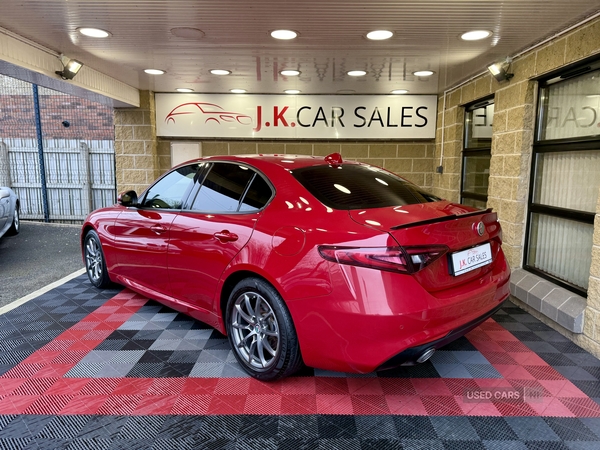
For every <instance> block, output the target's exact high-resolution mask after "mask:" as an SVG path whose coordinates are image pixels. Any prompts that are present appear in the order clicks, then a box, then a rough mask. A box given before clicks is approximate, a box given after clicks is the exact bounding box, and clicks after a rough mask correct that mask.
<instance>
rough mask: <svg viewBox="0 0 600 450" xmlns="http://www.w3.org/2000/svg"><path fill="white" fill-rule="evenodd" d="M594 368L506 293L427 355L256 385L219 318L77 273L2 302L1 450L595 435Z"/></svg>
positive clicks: (438, 443) (523, 441) (493, 441)
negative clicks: (485, 315) (29, 297)
mask: <svg viewBox="0 0 600 450" xmlns="http://www.w3.org/2000/svg"><path fill="white" fill-rule="evenodd" d="M599 377H600V361H599V360H598V359H596V358H594V357H593V356H592V355H590V354H589V353H587V352H585V351H584V350H582V349H581V348H579V347H577V346H576V345H575V344H573V343H572V342H571V341H569V340H568V339H566V338H565V337H563V336H562V335H560V334H558V333H556V332H555V331H553V330H551V329H550V328H548V327H547V326H545V325H544V324H542V323H540V322H539V321H537V320H536V319H535V318H533V317H532V316H530V315H529V314H527V313H525V312H524V311H522V310H520V309H519V308H516V307H514V306H512V305H511V304H507V306H505V307H504V308H503V309H502V310H500V311H499V312H498V313H497V314H495V315H494V317H493V318H492V319H490V320H488V321H486V322H485V323H484V324H482V325H481V326H480V327H478V328H477V329H475V330H473V331H472V332H471V333H469V334H468V335H467V336H465V337H463V338H461V339H459V340H457V341H456V342H454V343H452V344H450V345H449V346H447V347H446V348H444V349H442V350H440V351H438V352H437V353H436V354H435V355H434V356H433V358H432V359H431V360H430V361H428V362H427V363H425V364H422V365H419V366H415V367H404V368H399V369H395V370H391V371H383V372H378V373H372V374H366V375H353V374H343V373H335V372H327V371H323V370H317V369H310V368H306V369H305V370H303V371H302V372H301V373H299V374H297V375H296V376H294V377H290V378H288V379H284V380H280V381H278V382H274V383H261V382H258V381H256V380H254V379H252V378H250V377H248V376H247V375H246V374H245V372H243V371H242V370H241V368H240V367H239V365H238V364H237V362H236V360H235V358H234V357H233V354H232V351H231V348H230V346H229V344H228V341H227V339H226V337H225V336H223V335H221V334H220V333H218V332H217V331H215V330H213V329H212V328H210V327H208V326H206V325H204V324H202V323H200V322H197V321H195V320H193V319H190V318H189V317H187V316H185V315H183V314H179V313H177V312H174V311H172V310H170V309H169V308H166V307H164V306H162V305H160V304H158V303H156V302H154V301H152V300H148V299H146V298H143V297H141V296H139V295H137V294H134V293H132V292H130V291H128V290H122V291H120V290H106V291H99V290H96V289H94V288H92V287H91V286H90V285H89V283H88V282H87V280H86V279H85V277H79V278H77V279H75V280H72V281H70V282H67V283H65V284H64V285H62V286H60V287H58V288H55V289H54V290H52V291H51V292H49V293H47V294H44V295H42V296H40V297H38V298H37V299H35V300H33V301H30V302H28V303H26V304H25V305H22V306H20V307H18V308H17V309H15V310H13V311H10V312H8V313H6V314H5V315H3V316H0V449H3V448H11V449H12V448H15V449H16V448H27V449H29V448H73V449H75V448H77V449H84V448H94V449H97V448H128V449H129V448H165V449H167V448H169V449H170V448H256V447H259V446H260V447H261V448H290V449H292V448H293V449H296V448H340V447H348V448H357V449H359V448H360V449H363V448H428V449H429V448H433V449H435V448H440V449H442V448H454V447H456V448H458V447H461V449H470V448H473V449H476V448H477V449H479V448H481V449H501V448H502V449H504V448H506V449H509V448H510V449H521V448H522V449H525V448H540V449H546V448H557V449H559V448H561V449H562V448H564V449H579V448H586V449H590V448H599V449H600V406H599V404H600V381H599Z"/></svg>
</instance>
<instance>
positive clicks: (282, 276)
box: [81, 154, 510, 380]
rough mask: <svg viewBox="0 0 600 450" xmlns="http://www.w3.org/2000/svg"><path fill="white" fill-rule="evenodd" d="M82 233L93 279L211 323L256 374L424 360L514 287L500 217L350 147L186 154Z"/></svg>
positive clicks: (365, 368)
mask: <svg viewBox="0 0 600 450" xmlns="http://www.w3.org/2000/svg"><path fill="white" fill-rule="evenodd" d="M81 236H82V239H81V242H82V251H83V257H84V260H85V264H86V270H87V273H88V276H89V279H90V281H91V282H92V283H93V284H94V285H95V286H97V287H104V286H107V285H108V284H110V283H111V282H116V283H120V284H122V285H125V286H127V287H129V288H131V289H133V290H135V291H137V292H140V293H142V294H144V295H146V296H149V297H151V298H153V299H156V300H158V301H160V302H162V303H164V304H166V305H168V306H170V307H172V308H174V309H175V310H178V311H181V312H185V313H186V314H189V315H190V316H192V317H195V318H196V319H199V320H201V321H203V322H205V323H208V324H210V325H211V326H213V327H215V328H216V329H218V330H219V331H221V332H222V333H224V334H227V336H228V337H229V340H230V342H231V345H232V348H233V350H234V354H235V356H236V358H237V360H238V362H239V363H240V365H241V366H242V367H243V368H244V370H246V371H247V372H248V373H249V374H251V375H252V376H254V377H256V378H258V379H261V380H273V379H277V378H280V377H283V376H287V375H291V374H293V373H294V372H295V371H297V370H298V369H299V368H300V367H301V366H302V364H306V365H309V366H312V367H317V368H322V369H327V370H333V371H345V372H358V373H366V372H371V371H375V370H383V369H388V368H392V367H396V366H399V365H411V364H417V363H420V362H423V361H425V360H427V359H428V358H429V357H430V356H431V355H432V354H433V352H434V351H435V350H436V349H437V348H440V347H441V346H443V345H445V344H447V343H449V342H451V341H452V340H454V339H457V338H458V337H460V336H462V335H464V334H465V333H467V332H468V331H470V330H471V329H473V328H474V327H476V326H477V325H479V324H480V323H481V322H483V321H484V320H486V319H487V318H488V317H490V316H491V315H492V314H493V313H494V312H495V311H496V310H497V309H498V308H500V306H501V305H502V303H503V302H504V301H505V300H506V299H507V297H508V295H509V283H508V281H509V276H510V270H509V267H508V265H507V262H506V259H505V257H504V254H503V252H502V248H501V244H502V237H501V236H502V234H501V230H500V224H499V222H498V220H497V216H496V214H495V213H493V212H492V211H491V210H485V211H479V210H476V209H474V208H471V207H469V206H465V205H459V204H455V203H451V202H448V201H445V200H441V199H439V198H438V197H436V196H434V195H432V194H429V193H428V192H426V191H424V190H423V189H421V188H419V187H418V186H416V185H414V184H412V183H410V182H408V181H406V180H404V179H402V178H401V177H398V176H396V175H394V174H392V173H390V172H387V171H385V170H383V169H379V168H377V167H373V166H369V165H366V164H362V163H358V162H345V161H342V158H341V156H340V155H339V154H332V155H328V156H327V157H325V158H319V157H309V156H290V155H245V156H214V157H207V158H202V159H199V160H195V161H191V162H188V163H185V164H182V165H180V166H178V167H175V168H174V169H172V170H171V171H170V172H168V173H166V174H165V175H163V176H162V177H161V178H160V179H159V180H157V181H156V182H155V183H154V184H153V185H151V186H150V187H149V188H148V189H147V190H146V191H144V192H143V193H141V194H140V195H139V198H138V195H137V194H136V193H135V192H133V191H129V192H127V193H124V194H121V196H120V197H119V202H118V204H117V205H115V206H113V207H109V208H103V209H100V210H98V211H95V212H93V213H91V214H90V215H89V216H88V218H87V219H86V221H85V223H84V225H83V228H82V235H81ZM467 253H473V254H483V253H485V254H486V256H485V258H480V259H477V260H476V261H475V260H474V261H473V262H472V263H471V262H470V260H469V261H466V263H465V264H462V263H461V262H462V261H463V260H466V259H467V258H464V256H463V255H465V254H467ZM455 262H456V266H457V268H455V267H454V265H455V264H454V263H455Z"/></svg>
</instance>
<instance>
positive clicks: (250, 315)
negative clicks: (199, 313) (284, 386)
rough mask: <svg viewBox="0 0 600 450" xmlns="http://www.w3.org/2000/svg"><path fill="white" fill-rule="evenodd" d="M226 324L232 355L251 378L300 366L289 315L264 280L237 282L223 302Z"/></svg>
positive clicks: (280, 375)
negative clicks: (225, 310) (225, 311)
mask: <svg viewBox="0 0 600 450" xmlns="http://www.w3.org/2000/svg"><path fill="white" fill-rule="evenodd" d="M226 324H227V334H228V337H229V342H230V343H231V347H232V348H233V353H234V355H235V357H236V359H237V360H238V362H239V363H240V365H241V366H242V368H243V369H244V370H245V371H246V372H248V373H249V374H250V375H251V376H253V377H254V378H256V379H258V380H262V381H271V380H276V379H278V378H283V377H285V376H288V375H291V374H293V373H294V372H296V371H297V370H298V369H299V368H300V367H301V366H302V357H301V355H300V346H299V344H298V336H297V335H296V330H295V328H294V323H293V322H292V317H291V316H290V313H289V311H288V309H287V307H286V305H285V303H284V301H283V299H282V298H281V296H280V295H279V293H278V292H277V291H276V290H275V289H274V288H273V287H272V286H271V285H270V284H268V283H267V282H265V281H264V280H261V279H259V278H247V279H245V280H242V281H240V282H239V283H238V284H237V286H236V287H235V289H234V290H233V292H232V293H231V295H230V296H229V300H228V302H227V315H226Z"/></svg>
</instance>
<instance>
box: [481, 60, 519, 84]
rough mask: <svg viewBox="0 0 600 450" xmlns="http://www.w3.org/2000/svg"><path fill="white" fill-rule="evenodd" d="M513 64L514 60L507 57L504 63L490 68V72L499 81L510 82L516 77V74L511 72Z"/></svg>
mask: <svg viewBox="0 0 600 450" xmlns="http://www.w3.org/2000/svg"><path fill="white" fill-rule="evenodd" d="M511 64H512V58H509V57H507V58H506V59H505V60H504V61H500V62H497V63H494V64H492V65H491V66H488V70H489V71H490V73H491V74H492V75H493V76H494V78H495V79H496V80H498V81H505V80H510V79H511V78H512V77H514V76H515V74H514V73H511V72H510V69H511Z"/></svg>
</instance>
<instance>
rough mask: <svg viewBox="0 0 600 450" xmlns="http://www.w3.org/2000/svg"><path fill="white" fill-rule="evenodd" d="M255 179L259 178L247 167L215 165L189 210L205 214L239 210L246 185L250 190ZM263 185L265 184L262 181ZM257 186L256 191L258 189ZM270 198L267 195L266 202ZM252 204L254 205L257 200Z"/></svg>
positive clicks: (230, 164)
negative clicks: (249, 186)
mask: <svg viewBox="0 0 600 450" xmlns="http://www.w3.org/2000/svg"><path fill="white" fill-rule="evenodd" d="M255 178H261V177H260V176H259V175H258V174H256V172H254V171H253V170H252V169H250V168H249V167H246V166H242V165H239V164H232V163H215V164H213V167H212V168H211V169H210V172H208V174H207V175H206V177H205V178H204V181H203V183H202V186H201V187H200V191H199V192H198V195H197V196H196V198H195V199H194V202H193V203H192V208H191V209H192V210H195V211H205V212H221V213H227V212H236V211H238V210H239V209H240V200H241V199H242V196H243V195H244V193H245V192H246V190H247V188H248V185H249V184H250V183H252V185H251V188H252V186H254V183H253V180H254V179H255ZM261 179H262V178H261ZM263 183H265V184H266V182H264V180H263ZM259 184H260V183H259ZM259 184H257V188H256V189H260V187H259ZM267 187H268V186H267ZM269 189H270V188H269ZM270 197H271V195H270V194H269V196H268V198H267V200H268V199H269V198H270ZM253 202H254V203H255V204H256V203H257V200H253ZM253 209H257V208H250V209H247V208H246V209H244V208H242V210H243V211H248V210H253Z"/></svg>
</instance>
